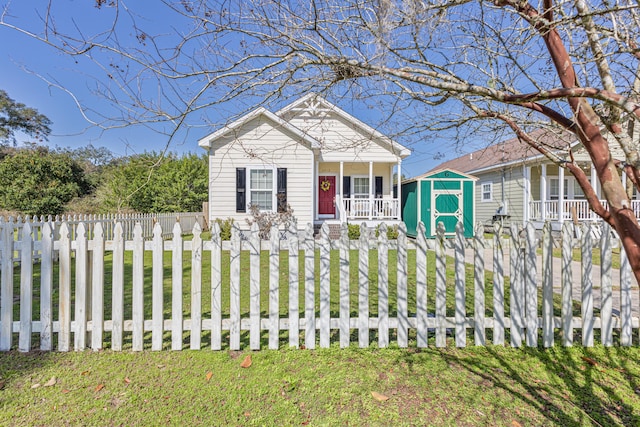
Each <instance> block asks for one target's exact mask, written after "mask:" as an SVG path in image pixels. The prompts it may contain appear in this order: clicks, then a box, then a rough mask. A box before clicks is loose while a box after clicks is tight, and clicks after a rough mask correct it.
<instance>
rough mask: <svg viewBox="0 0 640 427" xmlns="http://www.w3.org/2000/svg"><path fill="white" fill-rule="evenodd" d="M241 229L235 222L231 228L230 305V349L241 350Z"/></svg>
mask: <svg viewBox="0 0 640 427" xmlns="http://www.w3.org/2000/svg"><path fill="white" fill-rule="evenodd" d="M241 233H242V232H241V231H240V227H239V226H238V224H236V223H235V222H234V223H233V226H232V228H231V254H230V265H231V271H230V304H229V321H230V325H229V348H230V349H231V350H240V250H241V241H240V238H241V237H240V234H241Z"/></svg>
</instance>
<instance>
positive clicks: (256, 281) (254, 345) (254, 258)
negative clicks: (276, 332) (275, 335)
mask: <svg viewBox="0 0 640 427" xmlns="http://www.w3.org/2000/svg"><path fill="white" fill-rule="evenodd" d="M259 233H260V229H259V228H258V224H256V223H255V222H254V223H253V225H252V226H251V233H250V234H249V324H250V326H249V348H251V350H260V234H259Z"/></svg>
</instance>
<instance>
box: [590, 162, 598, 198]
mask: <svg viewBox="0 0 640 427" xmlns="http://www.w3.org/2000/svg"><path fill="white" fill-rule="evenodd" d="M590 180H591V187H593V191H594V192H595V193H596V195H597V196H598V198H600V189H599V188H598V175H597V173H596V167H595V166H594V165H593V163H591V177H590Z"/></svg>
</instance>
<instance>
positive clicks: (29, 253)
mask: <svg viewBox="0 0 640 427" xmlns="http://www.w3.org/2000/svg"><path fill="white" fill-rule="evenodd" d="M32 300H33V236H32V231H31V224H29V222H28V221H27V222H26V223H25V224H24V226H23V227H22V232H21V233H20V332H19V334H18V351H20V352H28V351H31V330H32V324H31V321H32V318H33V312H32V311H33V307H32V304H31V301H32Z"/></svg>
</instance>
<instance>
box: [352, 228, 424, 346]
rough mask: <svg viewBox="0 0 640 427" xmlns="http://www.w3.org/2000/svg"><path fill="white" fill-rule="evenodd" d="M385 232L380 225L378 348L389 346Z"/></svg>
mask: <svg viewBox="0 0 640 427" xmlns="http://www.w3.org/2000/svg"><path fill="white" fill-rule="evenodd" d="M387 231H388V229H387V224H385V223H382V224H380V229H379V234H378V347H380V348H385V347H388V346H389V240H388V236H387ZM347 280H348V276H347ZM425 301H426V295H425ZM418 324H420V323H418Z"/></svg>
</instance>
